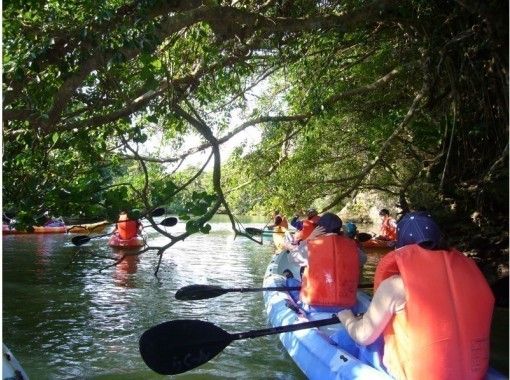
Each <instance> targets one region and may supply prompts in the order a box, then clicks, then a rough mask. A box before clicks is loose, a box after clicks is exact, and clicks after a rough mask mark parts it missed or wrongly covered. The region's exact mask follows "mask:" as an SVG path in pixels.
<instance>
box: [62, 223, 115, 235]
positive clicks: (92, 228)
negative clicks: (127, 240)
mask: <svg viewBox="0 0 510 380" xmlns="http://www.w3.org/2000/svg"><path fill="white" fill-rule="evenodd" d="M109 224H110V222H108V221H107V220H102V221H101V222H97V223H86V224H77V225H73V226H69V227H67V232H68V233H70V234H90V233H101V232H103V231H104V229H105V228H106V226H108V225H109Z"/></svg>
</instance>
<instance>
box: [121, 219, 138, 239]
mask: <svg viewBox="0 0 510 380" xmlns="http://www.w3.org/2000/svg"><path fill="white" fill-rule="evenodd" d="M117 231H118V233H119V237H120V238H121V239H123V240H128V239H131V238H134V237H135V236H136V235H137V234H138V221H137V220H129V219H128V216H127V214H120V216H119V220H118V223H117Z"/></svg>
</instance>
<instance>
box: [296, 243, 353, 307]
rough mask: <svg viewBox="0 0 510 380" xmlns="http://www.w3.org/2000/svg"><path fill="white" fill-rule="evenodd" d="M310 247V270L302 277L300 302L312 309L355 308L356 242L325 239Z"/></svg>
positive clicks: (307, 269) (308, 267) (309, 244)
mask: <svg viewBox="0 0 510 380" xmlns="http://www.w3.org/2000/svg"><path fill="white" fill-rule="evenodd" d="M307 244H308V266H307V268H306V269H305V271H304V273H303V281H302V286H301V293H300V298H301V300H302V301H303V302H304V303H306V304H308V305H310V306H320V307H351V306H353V305H354V304H355V303H356V291H357V288H358V282H359V264H358V252H357V246H356V243H355V242H354V240H352V239H349V238H347V237H345V236H340V235H323V236H319V237H318V238H317V239H313V240H309V241H308V242H307Z"/></svg>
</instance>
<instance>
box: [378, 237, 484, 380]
mask: <svg viewBox="0 0 510 380" xmlns="http://www.w3.org/2000/svg"><path fill="white" fill-rule="evenodd" d="M395 274H400V276H401V277H402V280H403V282H404V286H405V289H406V301H407V302H406V305H405V308H404V310H402V311H400V312H398V313H396V314H395V316H394V317H393V319H392V320H391V322H390V323H389V324H388V326H387V327H386V329H385V330H384V356H383V363H384V364H385V365H386V367H387V368H388V370H389V371H390V373H391V374H392V375H393V376H394V377H395V378H396V379H410V380H415V379H416V380H421V379H434V380H442V379H444V380H480V379H483V378H484V377H485V373H486V371H487V369H488V366H489V335H490V327H491V318H492V311H493V307H494V297H493V295H492V292H491V290H490V288H489V285H488V284H487V281H486V280H485V278H484V277H483V275H482V273H481V272H480V270H479V269H478V268H477V266H476V265H475V263H474V262H473V261H472V260H470V259H468V258H467V257H465V256H464V255H463V254H462V253H460V252H459V251H457V250H450V251H429V250H426V249H423V248H421V247H420V246H419V245H416V244H413V245H408V246H405V247H402V248H400V249H398V250H395V251H392V252H391V253H389V254H387V255H386V256H385V257H384V258H383V259H382V260H381V261H380V262H379V264H378V266H377V269H376V273H375V278H374V288H375V289H377V287H378V286H379V284H380V283H381V281H383V280H384V279H386V278H388V277H390V276H392V275H395Z"/></svg>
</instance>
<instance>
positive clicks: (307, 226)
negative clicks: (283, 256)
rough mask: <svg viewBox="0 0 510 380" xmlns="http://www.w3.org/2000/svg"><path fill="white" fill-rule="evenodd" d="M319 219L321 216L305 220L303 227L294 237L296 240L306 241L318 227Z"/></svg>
mask: <svg viewBox="0 0 510 380" xmlns="http://www.w3.org/2000/svg"><path fill="white" fill-rule="evenodd" d="M319 219H320V218H319V216H317V215H316V216H314V217H312V218H311V219H306V220H303V227H302V228H301V230H300V231H298V232H297V233H296V234H295V235H294V240H296V241H299V240H305V239H306V238H307V237H308V236H310V234H311V233H312V231H313V230H314V229H315V227H317V222H318V221H319Z"/></svg>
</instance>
